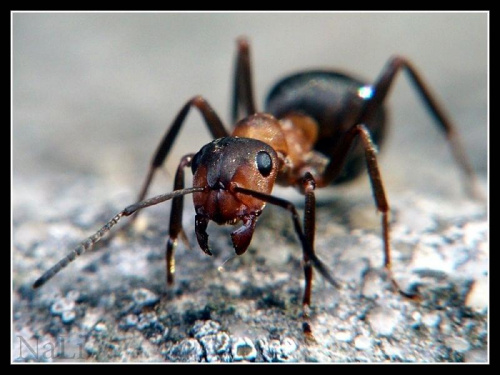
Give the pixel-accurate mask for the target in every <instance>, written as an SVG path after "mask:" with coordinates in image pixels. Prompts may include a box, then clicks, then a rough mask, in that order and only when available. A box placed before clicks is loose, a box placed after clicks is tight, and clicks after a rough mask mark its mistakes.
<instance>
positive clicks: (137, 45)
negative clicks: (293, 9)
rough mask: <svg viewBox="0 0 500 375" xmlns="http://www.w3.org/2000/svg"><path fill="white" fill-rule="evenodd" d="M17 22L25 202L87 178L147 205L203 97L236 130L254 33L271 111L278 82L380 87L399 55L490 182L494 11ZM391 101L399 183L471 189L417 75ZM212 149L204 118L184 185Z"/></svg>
mask: <svg viewBox="0 0 500 375" xmlns="http://www.w3.org/2000/svg"><path fill="white" fill-rule="evenodd" d="M12 17H13V29H12V30H13V36H12V40H13V49H12V51H13V80H12V83H13V125H12V126H13V140H12V142H13V177H14V178H13V187H14V189H13V192H14V197H16V194H18V198H19V199H22V198H21V197H20V196H19V194H20V190H17V189H16V188H17V187H21V185H26V184H37V181H38V179H40V178H41V179H46V178H56V177H58V176H71V178H76V179H77V178H78V176H82V175H86V176H92V177H95V178H97V179H100V180H102V181H103V183H106V184H109V186H112V187H113V188H117V189H119V187H120V186H121V187H123V188H124V189H127V190H128V191H132V192H133V194H134V195H135V193H136V192H137V191H138V189H139V187H140V185H141V184H142V178H143V177H144V176H145V173H146V170H147V166H148V164H149V161H150V159H151V156H152V154H153V152H154V150H155V149H156V147H157V145H158V143H159V141H160V139H161V137H162V136H163V134H164V132H165V131H166V129H167V128H168V126H169V125H170V122H171V121H172V120H173V118H174V116H175V115H176V114H177V112H178V110H179V109H180V108H181V106H182V105H183V104H184V103H185V102H186V101H187V100H188V99H190V98H191V97H192V96H194V95H198V94H199V95H203V96H204V97H205V98H206V99H207V100H208V101H209V102H210V103H211V105H212V106H213V107H214V109H215V110H216V111H217V112H218V113H219V115H220V116H221V117H222V118H223V120H224V121H225V122H226V124H227V126H228V127H229V126H230V124H228V119H229V110H230V97H231V83H232V74H233V60H234V56H235V46H236V44H235V40H236V38H237V37H238V36H241V35H245V36H247V37H248V38H249V40H250V42H251V48H252V50H251V51H252V62H253V69H254V86H255V91H256V97H257V100H258V104H259V106H260V108H262V106H263V100H264V98H265V95H266V94H267V91H268V90H269V89H270V88H271V87H272V85H273V84H274V82H276V81H277V80H278V79H279V78H281V77H282V76H284V75H286V74H289V73H292V72H294V71H296V70H300V69H306V68H318V67H322V68H332V69H340V70H342V71H347V72H352V73H354V74H356V75H358V76H361V77H364V78H366V80H367V81H370V82H371V81H373V80H375V79H376V77H377V76H378V75H379V73H380V72H381V70H382V68H383V66H384V65H385V63H386V62H387V60H388V59H389V58H390V56H392V55H394V54H400V55H403V56H406V57H408V58H409V59H411V60H412V61H413V62H414V65H415V66H416V67H417V68H418V69H419V71H420V72H421V73H422V74H423V76H424V78H425V79H426V80H427V81H428V83H429V84H430V86H431V88H432V89H433V91H434V92H435V93H436V95H437V96H438V98H439V99H440V101H441V102H442V103H443V105H444V106H445V107H446V109H447V111H448V112H449V113H450V114H451V115H452V117H453V118H454V119H455V120H456V122H457V126H458V128H459V130H460V132H461V134H462V136H463V140H464V143H465V145H466V148H467V151H468V152H469V155H470V157H471V159H472V162H473V164H474V166H475V168H476V169H477V170H478V172H479V173H480V174H482V175H483V176H484V175H486V171H487V157H488V156H487V133H488V132H487V129H488V128H487V126H488V108H487V103H488V96H487V95H488V93H487V79H488V65H487V61H488V14H487V13H244V14H243V13H50V12H47V13H13V16H12ZM387 104H388V106H389V108H390V114H391V122H392V127H391V131H390V133H389V141H388V142H387V143H386V149H385V150H384V151H383V153H382V156H381V158H382V169H383V172H384V175H385V178H386V181H389V184H390V183H392V184H393V185H397V182H399V181H402V185H403V186H408V185H411V186H418V185H420V186H421V187H422V188H424V189H425V188H426V187H427V186H429V185H434V186H437V187H438V190H439V189H442V190H445V189H447V188H448V186H450V185H456V184H457V183H458V182H459V180H458V179H452V180H451V183H450V180H449V173H451V174H452V175H453V174H454V173H455V172H456V168H455V167H454V164H453V163H452V161H451V156H450V153H449V148H448V147H447V146H446V143H445V141H444V138H443V137H442V136H441V134H440V132H439V131H438V130H437V127H436V126H435V124H434V123H433V122H432V119H431V118H430V117H429V116H428V114H427V113H426V111H425V110H424V108H423V106H422V105H421V102H420V100H419V98H418V96H417V95H416V93H415V92H414V90H413V88H412V87H411V86H410V84H409V83H408V80H407V79H406V77H403V75H400V76H399V77H398V79H397V82H396V84H395V85H394V88H393V91H392V93H391V95H390V97H389V100H388V103H387ZM209 140H210V137H209V134H208V131H207V130H206V127H205V126H204V124H203V123H202V121H201V119H200V116H199V115H198V114H197V113H195V112H194V111H193V112H192V113H191V114H190V116H189V117H188V119H187V122H186V124H185V127H184V129H183V130H182V131H181V133H180V137H179V142H178V144H176V146H175V148H174V153H173V154H171V156H170V157H169V159H168V161H167V168H166V170H168V171H169V172H168V173H169V174H170V176H173V174H174V171H175V168H176V166H177V163H178V160H179V158H180V157H181V155H183V154H186V153H188V152H195V151H197V150H198V149H199V148H201V146H203V145H204V144H205V143H207V142H208V141H209ZM433 168H434V169H433ZM430 170H434V172H429V171H430ZM450 171H451V172H450ZM431 173H434V174H431ZM453 176H454V175H453ZM453 176H452V177H451V178H455V177H453ZM429 178H432V181H429ZM165 186H168V187H169V188H170V186H171V185H170V182H169V183H168V185H165V184H162V183H161V182H160V183H159V184H157V185H156V187H155V188H154V189H153V190H152V191H153V192H163V191H165V190H169V188H165ZM394 189H395V188H394ZM16 190H17V192H16ZM441 192H442V191H441ZM113 193H114V192H110V194H111V195H112V194H113Z"/></svg>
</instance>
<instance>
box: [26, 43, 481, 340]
mask: <svg viewBox="0 0 500 375" xmlns="http://www.w3.org/2000/svg"><path fill="white" fill-rule="evenodd" d="M400 70H403V71H405V72H406V73H407V74H408V76H409V78H410V80H411V82H412V83H413V85H414V86H415V89H416V90H417V92H418V94H419V95H420V97H421V99H422V100H423V102H424V104H425V106H426V107H427V109H428V110H429V112H430V113H431V115H432V116H433V117H434V119H435V120H436V123H437V125H439V127H440V129H441V130H442V131H443V133H444V134H445V136H446V138H447V140H448V142H449V144H450V146H451V150H452V153H453V156H454V157H455V159H456V161H457V163H458V165H459V167H460V169H461V170H462V171H463V173H464V177H465V183H466V187H468V188H470V189H473V188H474V187H475V183H476V182H475V174H474V172H473V170H472V167H471V166H470V163H469V162H468V160H467V157H466V155H465V152H464V148H463V146H462V145H461V143H460V140H459V136H458V134H457V131H456V128H455V126H454V125H453V123H452V121H451V120H450V118H449V117H448V115H446V114H445V112H444V110H443V108H442V107H441V105H439V104H438V103H437V101H436V99H435V98H434V96H433V95H432V94H431V92H430V91H429V88H428V86H427V85H426V84H425V83H424V81H423V79H422V77H421V75H420V74H419V73H418V72H417V71H416V70H415V68H414V67H413V65H412V64H411V63H410V62H409V61H408V60H407V59H405V58H403V57H399V56H396V57H392V58H391V59H390V60H389V61H388V63H387V65H386V66H385V67H384V69H383V71H382V74H381V75H380V76H379V78H378V79H377V81H376V82H375V83H374V84H373V85H368V84H366V83H365V82H362V81H360V80H358V79H355V78H353V77H351V76H349V75H345V74H342V73H339V72H335V71H326V70H312V71H304V72H301V73H297V74H294V75H291V76H288V77H286V78H284V79H282V80H281V81H279V82H278V83H277V84H276V85H275V86H274V87H273V89H272V90H271V92H270V94H269V95H268V97H267V100H266V111H265V112H264V113H263V112H259V111H258V110H257V108H256V106H255V102H254V95H253V87H252V71H251V64H250V51H249V44H248V42H247V41H246V40H245V39H243V38H240V39H239V40H238V53H237V59H236V70H235V80H234V88H233V103H232V120H233V122H236V121H237V120H238V119H239V117H240V113H241V112H243V113H244V115H245V116H246V117H244V118H243V119H241V120H239V121H237V122H236V124H235V126H234V129H233V132H232V133H229V132H228V131H227V130H226V128H225V127H224V125H223V123H222V121H221V120H220V119H219V116H218V115H217V114H216V113H215V111H214V110H213V109H212V108H211V106H210V105H209V104H208V102H207V101H206V100H205V99H204V98H203V97H201V96H196V97H194V98H192V99H191V100H189V101H188V102H187V103H186V104H185V105H184V107H183V108H182V109H181V111H180V112H179V114H178V115H177V117H176V118H175V119H174V121H173V123H172V125H171V126H170V128H169V129H168V131H167V133H166V134H165V136H164V138H163V140H162V141H161V143H160V145H159V146H158V149H157V150H156V152H155V153H154V157H153V159H152V162H151V166H150V168H149V172H148V174H147V177H146V180H145V182H144V185H143V187H142V189H141V192H140V194H139V197H138V203H136V204H133V205H131V206H128V207H126V208H125V209H124V210H123V211H121V212H120V213H118V214H117V215H116V216H115V217H113V219H111V220H110V221H109V222H108V223H107V224H106V225H104V226H103V227H102V228H101V229H100V230H99V231H98V232H96V233H95V234H94V235H92V236H91V237H89V238H88V239H86V240H85V241H83V242H82V243H81V244H80V245H79V246H78V247H77V248H76V249H74V250H73V251H72V252H71V253H70V254H69V255H67V256H66V257H65V258H63V259H62V260H60V261H59V262H58V263H57V264H56V265H54V266H53V267H52V268H51V269H49V270H48V271H47V272H45V273H44V274H43V275H42V276H41V277H40V278H39V279H38V280H36V281H35V283H34V284H33V287H34V288H37V287H40V286H41V285H43V284H44V283H45V282H47V281H48V280H49V279H50V278H52V277H53V276H54V275H55V274H56V273H58V272H59V271H60V270H61V269H63V268H64V267H66V266H67V265H68V264H69V263H70V262H72V261H73V260H74V259H75V258H76V257H77V256H79V255H81V254H82V253H84V252H85V251H86V250H89V249H90V248H92V246H93V245H94V244H95V243H96V242H97V241H99V240H100V239H101V238H102V237H103V236H104V235H105V234H106V232H108V231H109V230H110V229H111V227H113V226H114V225H115V224H116V223H117V222H118V221H119V220H120V219H121V218H122V217H123V216H130V215H133V214H136V213H137V211H138V210H140V209H143V208H145V207H149V206H152V205H155V204H158V203H161V202H164V201H167V200H172V212H171V217H170V229H169V236H168V240H167V245H166V268H167V283H168V284H172V283H173V282H174V272H175V260H174V250H175V246H176V243H177V238H178V237H180V238H181V239H185V234H184V231H183V229H182V214H183V199H184V196H185V195H187V194H193V201H194V207H195V211H196V217H195V233H196V238H197V240H198V244H199V245H200V247H201V249H202V250H203V251H204V252H205V253H206V254H208V255H212V253H211V251H210V247H209V245H208V235H207V233H206V229H207V226H208V223H209V221H214V222H216V223H217V224H231V225H234V224H237V223H239V222H241V223H242V225H241V227H239V228H238V229H236V230H235V231H234V232H232V233H231V239H232V242H233V246H234V249H235V251H236V254H238V255H241V254H243V253H244V252H245V251H246V250H247V248H248V246H249V244H250V241H251V239H252V236H253V233H254V230H255V225H256V223H257V219H258V217H259V215H260V214H261V212H262V210H263V208H264V206H265V205H266V203H270V204H274V205H277V206H280V207H283V208H284V209H286V210H288V211H289V212H290V214H291V217H292V220H293V224H294V227H295V231H296V232H297V235H298V237H299V240H300V243H301V245H302V251H303V266H304V274H305V292H304V297H303V306H304V313H305V316H306V317H307V312H306V310H307V308H308V307H309V305H310V303H311V283H312V277H313V267H314V268H315V269H316V270H317V271H319V273H321V275H322V276H323V277H324V278H325V279H326V280H327V281H329V282H330V283H331V284H332V285H335V286H337V283H336V281H335V280H334V278H333V277H332V276H331V274H330V272H329V270H328V269H327V267H326V266H325V265H324V264H323V263H322V262H321V261H320V259H319V258H318V257H317V255H316V254H315V251H314V232H315V193H314V191H315V189H316V188H320V187H325V186H327V185H330V184H338V183H342V182H344V181H348V180H351V179H353V178H354V177H356V176H357V175H359V174H360V172H361V171H362V170H363V164H365V163H366V165H367V169H368V175H369V177H370V182H371V188H372V192H373V196H374V199H375V204H376V206H377V209H378V211H380V213H381V215H382V237H383V244H384V246H383V247H384V267H385V270H386V271H387V273H388V275H389V277H390V279H391V282H392V284H393V286H394V287H395V288H396V290H398V291H399V292H400V293H402V294H403V295H407V296H409V297H412V296H411V295H409V294H407V293H405V292H403V291H402V290H401V289H400V288H399V286H398V284H397V283H396V281H395V280H394V278H393V277H392V275H391V271H390V269H391V252H390V241H389V221H388V213H389V204H388V201H387V197H386V193H385V190H384V186H383V183H382V178H381V176H380V172H379V168H378V163H377V156H376V155H377V152H376V145H380V142H381V141H382V139H383V136H384V130H385V127H386V122H385V111H384V107H383V103H384V100H385V98H386V97H387V94H388V92H389V90H390V88H391V85H392V83H393V82H394V78H395V77H396V74H397V73H398V72H399V71H400ZM192 107H195V108H196V109H198V110H199V111H200V113H201V115H202V117H203V119H204V121H205V123H206V125H207V127H208V129H209V131H210V133H211V134H212V136H213V137H214V138H215V140H214V141H212V142H210V143H208V144H207V145H205V146H203V147H202V148H201V150H200V151H198V152H197V153H196V154H194V153H191V154H187V155H186V156H184V157H183V158H182V159H181V161H180V163H179V167H178V168H177V172H176V175H175V182H174V191H173V192H172V193H168V194H164V195H159V196H156V197H153V198H150V199H147V200H144V198H145V197H146V195H147V191H148V188H149V186H150V184H151V182H152V180H153V177H154V174H155V172H156V171H157V170H158V168H159V167H160V166H162V165H163V163H164V161H165V159H166V157H167V155H168V153H169V151H170V149H171V147H172V145H173V143H174V141H175V139H176V137H177V134H178V133H179V130H180V128H181V126H182V124H183V123H184V119H185V118H186V115H187V114H188V112H189V110H190V108H192ZM359 140H360V141H361V142H359ZM364 162H365V163H364ZM189 167H190V168H191V170H192V172H193V175H194V176H193V187H191V188H185V187H184V170H185V168H189ZM275 183H278V184H280V185H284V186H294V187H296V188H298V189H299V190H300V192H302V193H303V194H304V196H305V213H304V221H303V224H302V223H301V221H300V219H299V215H298V213H297V210H296V208H295V206H294V205H293V204H292V203H291V202H289V201H287V200H284V199H282V198H279V197H276V196H274V195H271V192H272V189H273V186H274V184H275ZM471 191H472V190H471ZM134 217H135V215H134ZM308 327H309V325H308V324H307V323H305V324H304V330H305V331H310V328H308Z"/></svg>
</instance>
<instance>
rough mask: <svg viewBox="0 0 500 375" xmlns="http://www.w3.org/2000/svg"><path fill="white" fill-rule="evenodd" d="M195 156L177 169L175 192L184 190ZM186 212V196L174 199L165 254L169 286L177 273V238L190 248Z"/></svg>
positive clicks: (187, 156)
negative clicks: (187, 171) (183, 215)
mask: <svg viewBox="0 0 500 375" xmlns="http://www.w3.org/2000/svg"><path fill="white" fill-rule="evenodd" d="M193 156H194V154H188V155H185V156H184V157H183V158H182V159H181V161H180V163H179V166H178V167H177V172H176V174H175V181H174V191H176V190H181V189H184V169H185V168H188V167H190V166H191V161H192V160H193ZM183 211H184V196H179V197H176V198H173V199H172V208H171V214H170V226H169V233H168V240H167V247H166V252H165V260H166V266H167V284H168V285H172V284H173V283H174V273H175V258H174V252H175V247H176V245H177V237H179V236H180V238H181V240H182V241H183V242H184V244H185V245H186V247H188V248H190V247H191V246H190V244H189V241H188V239H187V237H186V233H185V232H184V230H183V229H182V212H183Z"/></svg>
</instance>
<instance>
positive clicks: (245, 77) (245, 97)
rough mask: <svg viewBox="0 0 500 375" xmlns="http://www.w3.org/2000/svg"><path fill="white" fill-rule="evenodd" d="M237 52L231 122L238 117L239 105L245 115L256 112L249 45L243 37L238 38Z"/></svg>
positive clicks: (234, 121)
mask: <svg viewBox="0 0 500 375" xmlns="http://www.w3.org/2000/svg"><path fill="white" fill-rule="evenodd" d="M237 43H238V53H237V56H236V65H235V71H234V81H233V85H234V86H233V103H232V113H231V120H232V121H233V123H236V121H237V120H238V119H239V113H240V109H241V107H242V108H243V110H244V113H245V116H244V117H247V116H250V115H253V114H254V113H255V112H257V109H256V106H255V100H254V93H253V85H252V67H251V62H250V45H249V43H248V41H247V40H246V39H245V38H239V39H238V41H237Z"/></svg>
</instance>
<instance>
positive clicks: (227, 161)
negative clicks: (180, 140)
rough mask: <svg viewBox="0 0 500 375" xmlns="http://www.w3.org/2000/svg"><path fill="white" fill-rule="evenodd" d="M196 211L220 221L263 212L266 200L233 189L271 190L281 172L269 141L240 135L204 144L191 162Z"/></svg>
mask: <svg viewBox="0 0 500 375" xmlns="http://www.w3.org/2000/svg"><path fill="white" fill-rule="evenodd" d="M191 169H192V171H193V175H194V177H193V186H194V187H204V188H205V191H203V192H200V193H195V194H194V195H193V199H194V205H195V208H196V212H197V213H198V214H201V215H206V216H208V217H209V218H210V220H213V221H215V222H216V223H218V224H226V223H234V222H236V221H238V220H239V219H241V218H242V216H245V215H253V214H257V213H260V211H261V210H262V209H263V208H264V205H265V202H263V201H261V200H259V199H257V198H254V197H252V196H250V195H246V194H241V193H238V192H235V191H234V188H235V187H236V186H238V187H241V188H245V189H249V190H254V191H257V192H259V193H265V194H270V193H271V191H272V189H273V186H274V181H275V180H276V175H277V173H278V157H277V155H276V152H275V151H274V150H273V149H272V148H271V147H270V146H269V145H267V144H266V143H264V142H261V141H258V140H255V139H250V138H239V137H226V138H219V139H216V140H215V141H213V142H211V143H209V144H207V145H205V146H204V147H203V148H202V149H201V150H200V151H199V152H198V153H197V154H196V155H195V156H194V157H193V160H192V164H191Z"/></svg>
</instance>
